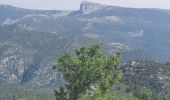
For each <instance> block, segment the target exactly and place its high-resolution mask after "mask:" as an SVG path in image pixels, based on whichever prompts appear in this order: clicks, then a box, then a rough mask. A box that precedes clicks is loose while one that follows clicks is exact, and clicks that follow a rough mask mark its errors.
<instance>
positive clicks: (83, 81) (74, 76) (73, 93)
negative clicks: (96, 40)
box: [53, 45, 122, 100]
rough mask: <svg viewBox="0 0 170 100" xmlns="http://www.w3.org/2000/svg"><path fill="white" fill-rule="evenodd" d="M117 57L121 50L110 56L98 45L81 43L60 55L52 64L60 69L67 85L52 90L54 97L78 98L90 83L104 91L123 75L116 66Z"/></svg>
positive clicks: (98, 89) (69, 99)
mask: <svg viewBox="0 0 170 100" xmlns="http://www.w3.org/2000/svg"><path fill="white" fill-rule="evenodd" d="M120 59H121V54H120V53H117V54H116V55H115V56H113V57H107V56H105V55H104V53H103V50H102V49H101V46H100V45H92V46H90V47H82V48H80V49H76V50H75V53H74V54H71V53H66V54H64V55H62V56H60V57H59V58H58V64H57V65H56V66H54V67H53V68H54V69H56V70H57V71H59V72H62V73H63V77H64V79H65V81H66V85H65V87H64V88H65V89H64V90H63V88H61V89H60V90H58V91H55V92H56V93H55V95H56V99H57V100H78V98H79V97H80V95H82V94H87V91H88V90H89V88H90V87H92V86H93V87H95V89H94V90H93V91H97V92H100V93H101V94H103V95H104V94H105V93H106V92H107V91H109V90H110V89H111V87H112V86H113V85H114V84H115V83H116V82H118V81H119V80H120V79H121V77H122V72H121V71H120V70H119V69H118V65H119V63H120ZM63 93H64V94H63ZM58 98H60V99H58Z"/></svg>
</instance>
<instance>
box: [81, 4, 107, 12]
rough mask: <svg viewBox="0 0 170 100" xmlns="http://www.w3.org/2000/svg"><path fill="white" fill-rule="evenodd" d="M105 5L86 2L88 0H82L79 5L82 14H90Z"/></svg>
mask: <svg viewBox="0 0 170 100" xmlns="http://www.w3.org/2000/svg"><path fill="white" fill-rule="evenodd" d="M104 7H106V6H104V5H100V4H98V3H92V2H88V1H83V2H82V3H81V5H80V11H81V12H82V13H83V14H90V13H92V12H94V11H96V10H99V9H102V8H104Z"/></svg>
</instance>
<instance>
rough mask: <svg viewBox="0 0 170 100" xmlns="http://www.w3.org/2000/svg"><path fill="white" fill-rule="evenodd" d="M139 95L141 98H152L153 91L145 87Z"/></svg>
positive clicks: (142, 99) (150, 99)
mask: <svg viewBox="0 0 170 100" xmlns="http://www.w3.org/2000/svg"><path fill="white" fill-rule="evenodd" d="M137 97H138V98H139V100H152V92H151V91H150V90H149V89H147V88H143V89H141V92H140V94H139V95H137Z"/></svg>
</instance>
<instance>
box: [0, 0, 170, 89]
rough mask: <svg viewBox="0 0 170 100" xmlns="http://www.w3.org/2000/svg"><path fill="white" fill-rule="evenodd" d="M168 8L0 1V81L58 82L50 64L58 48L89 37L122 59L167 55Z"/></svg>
mask: <svg viewBox="0 0 170 100" xmlns="http://www.w3.org/2000/svg"><path fill="white" fill-rule="evenodd" d="M169 26H170V10H163V9H137V8H123V7H117V6H107V5H102V4H97V3H91V2H86V1H84V2H82V4H81V5H80V9H79V10H75V11H61V10H58V11H57V10H32V9H22V8H16V7H12V6H8V5H0V81H1V82H4V83H18V84H28V85H34V86H42V85H55V84H62V75H61V74H60V73H58V72H54V71H52V70H51V67H52V66H53V65H54V64H56V57H57V54H60V53H64V52H73V50H74V49H76V48H79V47H82V46H88V45H91V44H93V43H99V42H100V43H101V44H103V48H104V50H105V52H106V54H107V55H114V53H115V52H117V51H120V50H124V55H123V61H122V62H126V61H128V60H136V59H145V60H156V61H159V62H166V61H169V59H170V53H169V51H170V46H169V44H170V40H169V39H170V29H169Z"/></svg>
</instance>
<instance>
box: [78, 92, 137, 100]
mask: <svg viewBox="0 0 170 100" xmlns="http://www.w3.org/2000/svg"><path fill="white" fill-rule="evenodd" d="M80 100H139V99H138V98H136V97H135V96H134V95H133V94H132V93H129V94H127V95H122V94H121V93H114V92H112V91H111V92H107V93H106V94H105V95H104V96H103V94H101V93H100V92H96V93H95V94H94V95H93V96H85V97H83V98H80Z"/></svg>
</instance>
